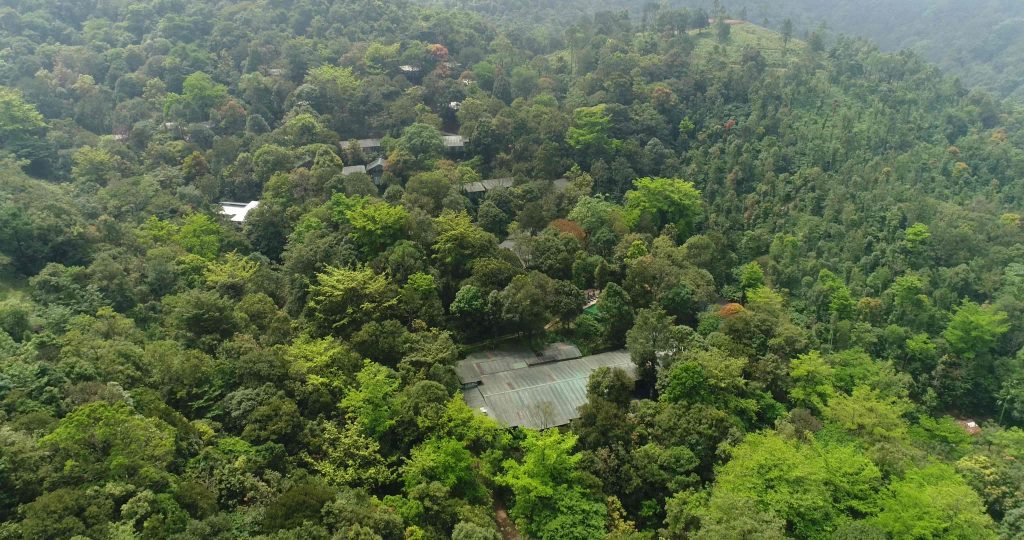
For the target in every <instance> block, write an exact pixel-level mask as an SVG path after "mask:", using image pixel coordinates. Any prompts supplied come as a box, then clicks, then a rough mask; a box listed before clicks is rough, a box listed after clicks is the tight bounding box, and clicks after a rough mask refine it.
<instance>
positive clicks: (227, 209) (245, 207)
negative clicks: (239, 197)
mask: <svg viewBox="0 0 1024 540" xmlns="http://www.w3.org/2000/svg"><path fill="white" fill-rule="evenodd" d="M259 205H260V202H259V201H252V202H248V203H237V202H222V203H220V208H221V210H220V213H222V214H224V215H225V216H229V217H230V218H231V221H234V222H235V223H242V222H243V221H245V216H246V215H247V214H248V213H249V211H250V210H252V209H253V208H256V207H257V206H259Z"/></svg>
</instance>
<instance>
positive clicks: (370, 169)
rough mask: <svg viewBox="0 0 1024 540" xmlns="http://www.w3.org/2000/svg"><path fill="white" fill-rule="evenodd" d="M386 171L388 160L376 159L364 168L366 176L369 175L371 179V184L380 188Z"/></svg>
mask: <svg viewBox="0 0 1024 540" xmlns="http://www.w3.org/2000/svg"><path fill="white" fill-rule="evenodd" d="M386 170H388V160H386V159H383V158H377V159H375V160H373V161H371V162H370V164H369V165H367V166H366V174H368V175H370V178H372V179H373V183H374V184H376V185H378V186H380V185H381V181H382V180H383V178H384V171H386Z"/></svg>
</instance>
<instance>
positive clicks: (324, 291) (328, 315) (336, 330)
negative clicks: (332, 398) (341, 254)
mask: <svg viewBox="0 0 1024 540" xmlns="http://www.w3.org/2000/svg"><path fill="white" fill-rule="evenodd" d="M398 302H399V292H398V290H397V288H396V287H395V286H394V285H393V284H392V283H391V280H390V279H388V276H386V275H384V274H379V273H377V272H375V271H374V270H373V269H372V268H370V267H362V268H354V269H349V268H337V267H333V266H332V267H328V268H327V269H326V270H325V271H324V272H323V273H320V274H317V275H316V283H315V284H314V285H312V286H310V288H309V302H308V304H307V306H306V309H307V312H308V314H309V316H310V319H311V322H312V323H313V325H314V327H315V328H316V329H317V331H318V332H319V333H320V334H322V335H328V334H346V333H348V332H351V331H354V330H356V329H357V328H359V327H360V326H362V325H363V324H364V323H366V322H368V321H370V320H374V319H386V318H387V315H388V313H390V312H392V311H393V310H394V309H395V308H396V307H397V306H398Z"/></svg>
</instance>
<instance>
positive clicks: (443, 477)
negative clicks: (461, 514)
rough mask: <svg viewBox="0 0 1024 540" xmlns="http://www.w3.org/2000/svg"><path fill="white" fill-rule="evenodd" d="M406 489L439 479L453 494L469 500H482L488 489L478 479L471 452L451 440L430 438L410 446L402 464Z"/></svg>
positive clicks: (484, 499)
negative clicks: (409, 451) (410, 450)
mask: <svg viewBox="0 0 1024 540" xmlns="http://www.w3.org/2000/svg"><path fill="white" fill-rule="evenodd" d="M402 475H403V478H404V481H405V486H406V490H411V489H412V488H414V487H416V486H418V485H420V484H424V483H429V482H440V483H441V485H443V486H444V487H445V488H447V489H448V490H449V491H450V492H451V493H452V495H454V496H456V497H459V498H462V499H465V500H466V501H469V502H471V503H484V502H486V500H487V491H486V490H485V489H484V486H483V484H481V483H480V479H479V478H478V475H477V472H476V468H475V459H474V457H473V454H471V453H470V452H469V450H466V448H465V447H464V446H463V444H462V443H461V442H459V441H456V440H453V439H431V440H428V441H426V442H424V443H423V444H420V445H419V446H417V447H416V448H413V449H412V452H411V454H410V456H409V459H408V461H406V463H405V465H404V466H403V467H402Z"/></svg>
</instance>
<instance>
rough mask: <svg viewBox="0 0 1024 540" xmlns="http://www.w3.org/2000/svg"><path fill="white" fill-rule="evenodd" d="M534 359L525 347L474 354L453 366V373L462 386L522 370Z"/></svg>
mask: <svg viewBox="0 0 1024 540" xmlns="http://www.w3.org/2000/svg"><path fill="white" fill-rule="evenodd" d="M535 358H537V355H536V354H533V351H531V350H530V349H529V348H527V347H510V348H506V349H501V350H496V351H483V352H475V353H473V354H470V355H468V356H466V359H465V360H461V361H459V362H458V363H457V364H455V373H456V374H457V375H458V376H459V380H460V381H462V384H472V383H479V382H480V380H481V379H480V377H482V376H483V375H493V374H495V373H501V372H503V371H508V370H511V369H520V368H524V367H526V366H527V365H528V363H529V362H533V361H534V359H535Z"/></svg>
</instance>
